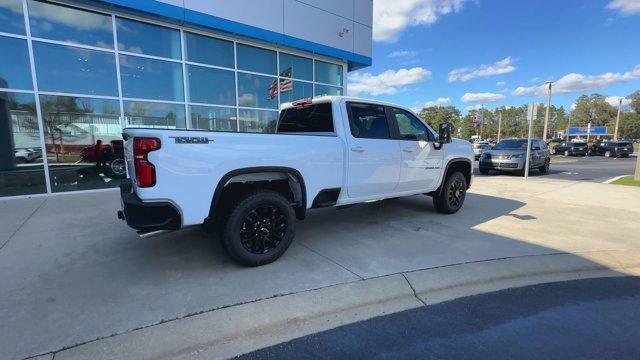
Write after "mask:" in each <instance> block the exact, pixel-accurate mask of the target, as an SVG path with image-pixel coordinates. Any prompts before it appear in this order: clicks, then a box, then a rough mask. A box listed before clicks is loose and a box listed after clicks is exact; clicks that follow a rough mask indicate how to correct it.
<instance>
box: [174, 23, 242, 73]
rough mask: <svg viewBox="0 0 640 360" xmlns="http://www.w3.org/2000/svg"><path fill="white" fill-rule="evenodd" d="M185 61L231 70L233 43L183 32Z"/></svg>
mask: <svg viewBox="0 0 640 360" xmlns="http://www.w3.org/2000/svg"><path fill="white" fill-rule="evenodd" d="M184 34H185V42H186V46H185V54H186V55H185V56H186V57H187V61H191V62H197V63H201V64H208V65H214V66H222V67H227V68H233V66H234V65H233V43H232V42H231V41H226V40H220V39H214V38H210V37H207V36H202V35H198V34H192V33H188V32H185V33H184Z"/></svg>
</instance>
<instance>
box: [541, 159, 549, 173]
mask: <svg viewBox="0 0 640 360" xmlns="http://www.w3.org/2000/svg"><path fill="white" fill-rule="evenodd" d="M550 160H551V159H549V158H547V159H546V160H545V161H544V165H542V166H540V167H539V168H538V171H540V174H546V173H548V172H549V163H550V162H551V161H550Z"/></svg>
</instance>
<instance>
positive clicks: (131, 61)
mask: <svg viewBox="0 0 640 360" xmlns="http://www.w3.org/2000/svg"><path fill="white" fill-rule="evenodd" d="M120 76H121V79H122V96H123V97H130V98H139V99H152V100H171V101H183V100H184V94H183V90H182V89H183V88H182V86H183V83H182V65H180V64H178V63H174V62H170V61H163V60H155V59H149V58H142V57H138V56H129V55H120Z"/></svg>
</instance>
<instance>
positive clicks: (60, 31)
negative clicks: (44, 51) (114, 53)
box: [29, 0, 113, 49]
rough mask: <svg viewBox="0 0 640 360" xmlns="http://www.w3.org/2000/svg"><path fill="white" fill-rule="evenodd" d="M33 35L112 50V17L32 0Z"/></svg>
mask: <svg viewBox="0 0 640 360" xmlns="http://www.w3.org/2000/svg"><path fill="white" fill-rule="evenodd" d="M29 23H30V26H31V36H33V37H39V38H44V39H51V40H58V41H64V42H68V43H75V44H82V45H90V46H97V47H101V48H108V49H113V24H112V21H111V16H109V15H103V14H97V13H94V12H89V11H84V10H78V9H74V8H70V7H66V6H60V5H55V4H51V3H45V2H40V1H34V0H29Z"/></svg>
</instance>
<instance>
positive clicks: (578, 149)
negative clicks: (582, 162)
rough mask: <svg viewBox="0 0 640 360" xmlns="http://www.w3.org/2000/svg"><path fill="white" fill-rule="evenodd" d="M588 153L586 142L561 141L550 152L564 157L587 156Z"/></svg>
mask: <svg viewBox="0 0 640 360" xmlns="http://www.w3.org/2000/svg"><path fill="white" fill-rule="evenodd" d="M588 151H589V146H588V145H587V143H586V142H578V141H563V142H561V143H560V144H558V145H556V146H555V147H554V148H553V150H552V152H553V153H554V154H564V156H571V155H581V156H585V155H587V152H588Z"/></svg>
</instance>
